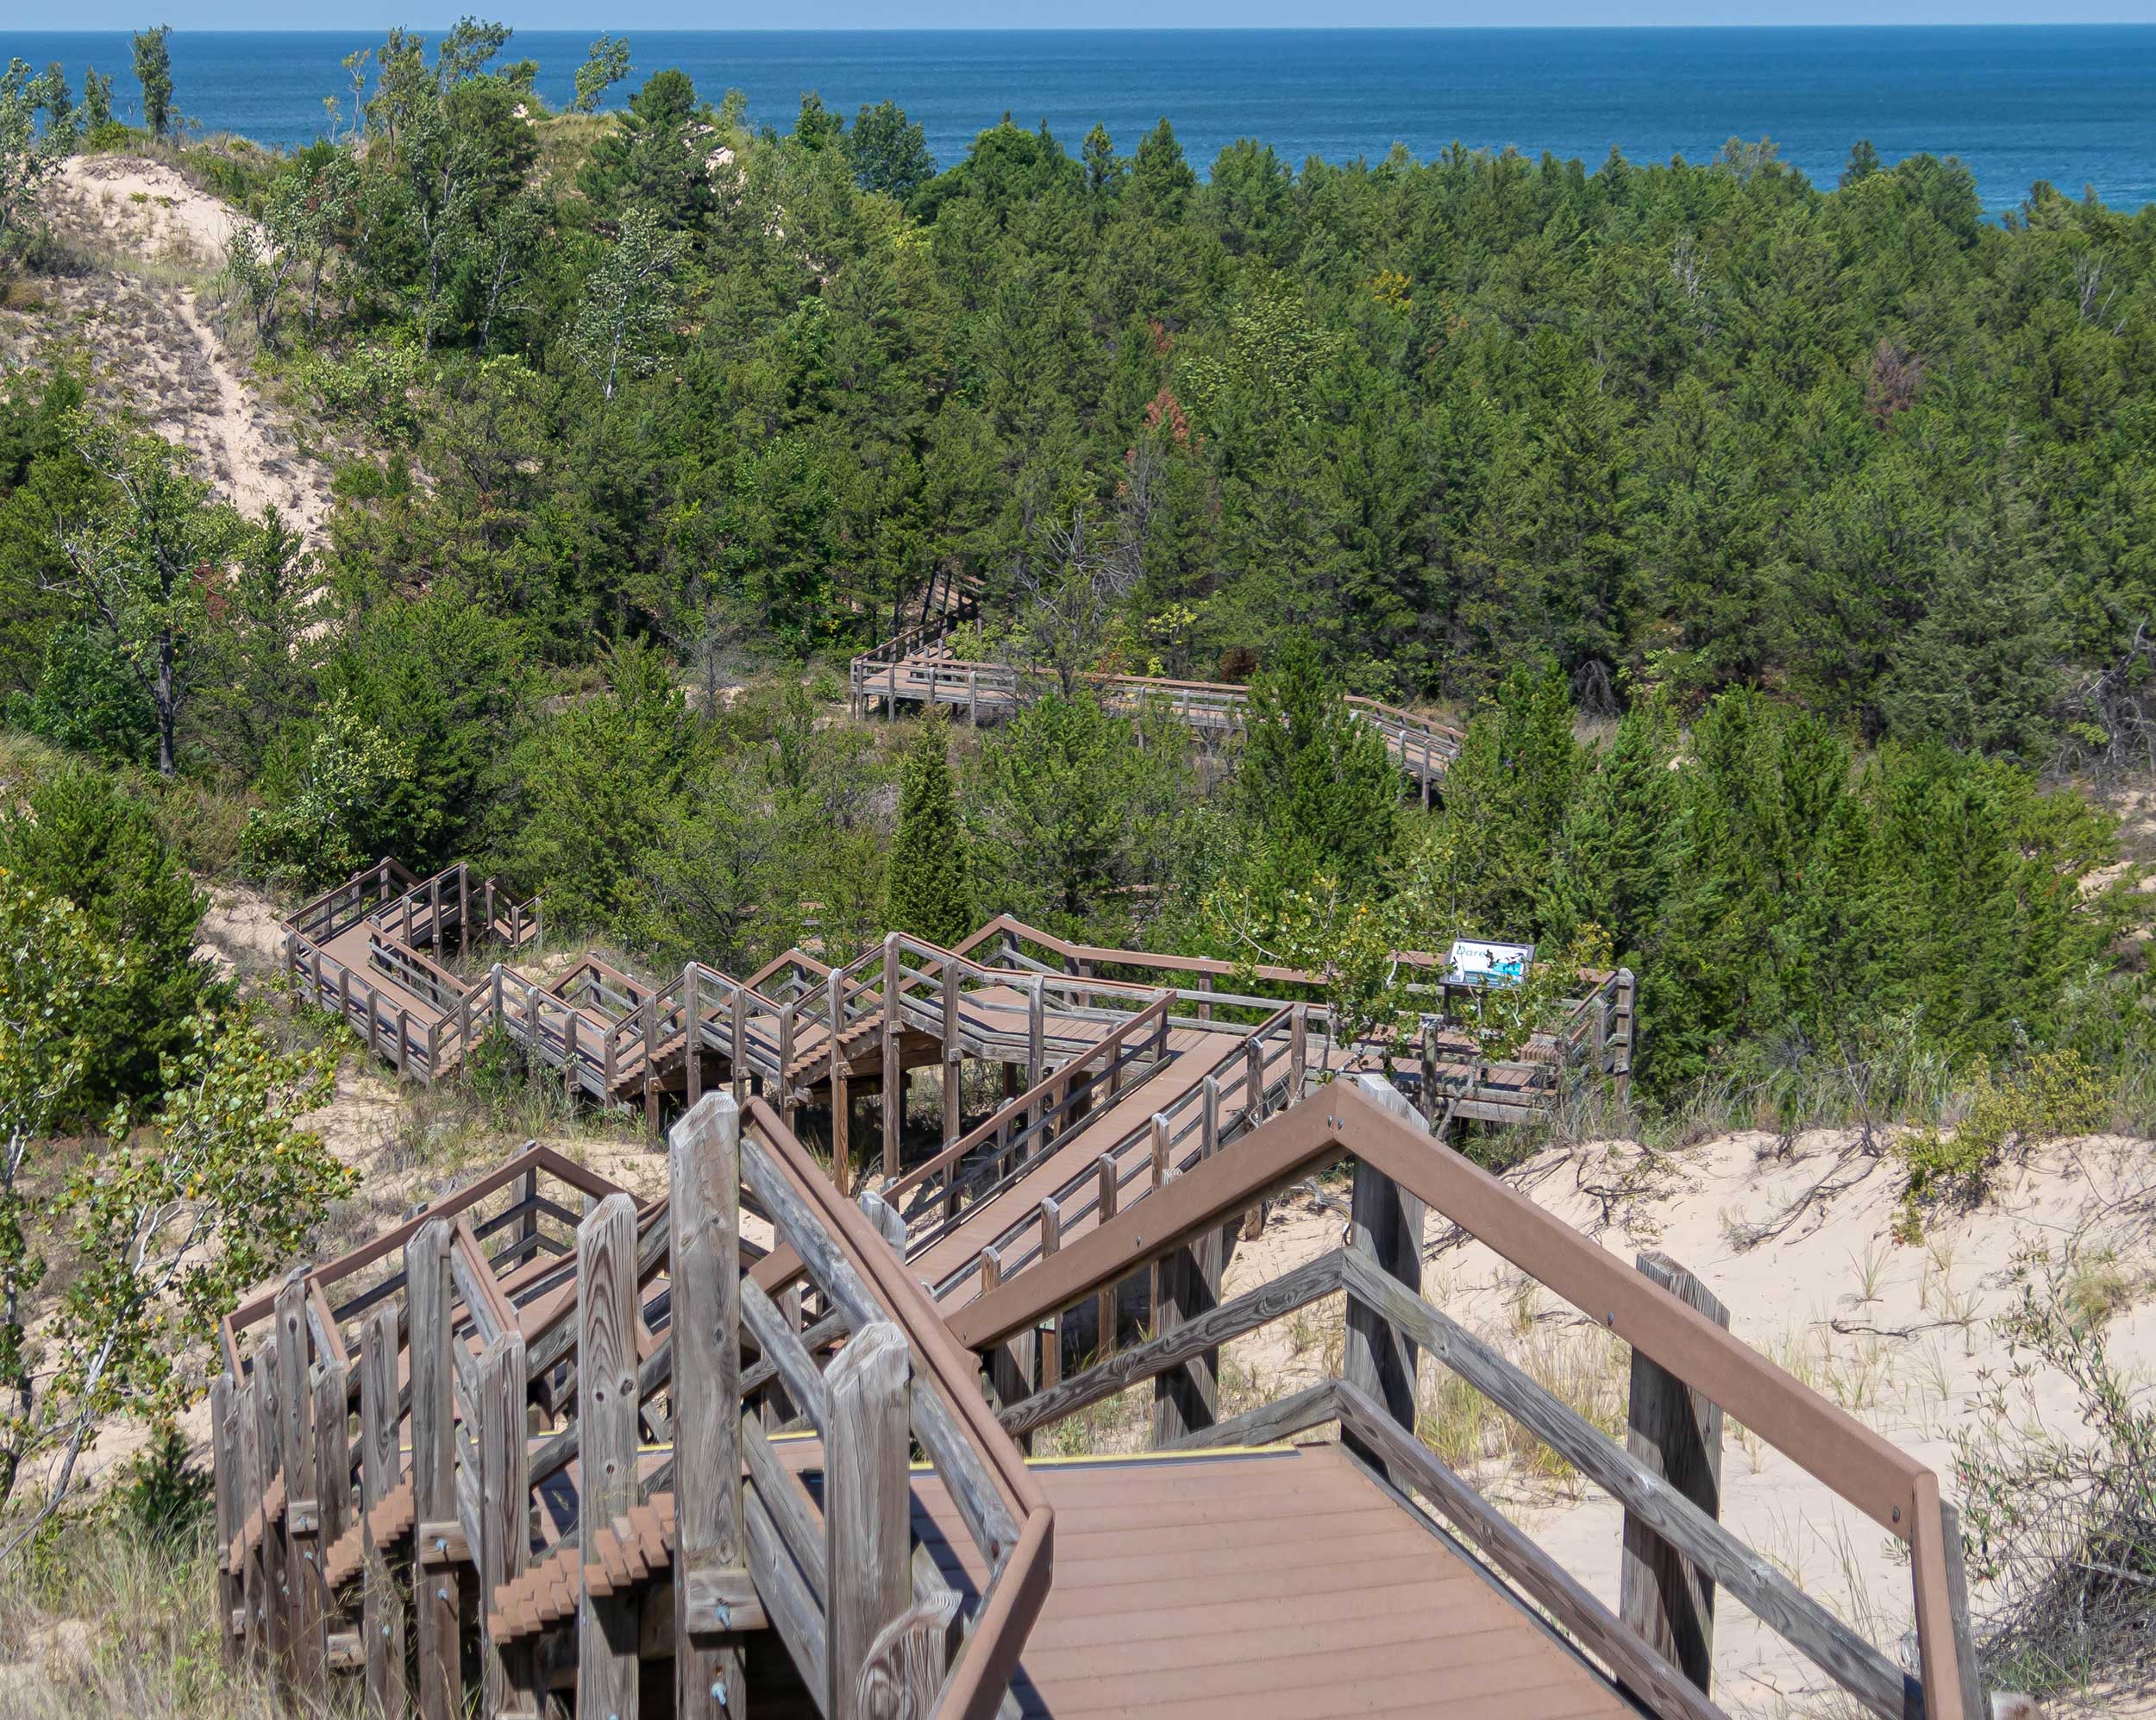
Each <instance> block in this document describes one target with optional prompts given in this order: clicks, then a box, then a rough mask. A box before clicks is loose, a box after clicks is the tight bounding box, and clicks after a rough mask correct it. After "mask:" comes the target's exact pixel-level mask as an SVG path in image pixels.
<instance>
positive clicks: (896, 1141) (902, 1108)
mask: <svg viewBox="0 0 2156 1720" xmlns="http://www.w3.org/2000/svg"><path fill="white" fill-rule="evenodd" d="M904 1049H905V1048H904V1046H903V1045H901V1044H900V1042H899V934H898V933H897V932H890V933H888V934H887V935H886V937H885V938H884V940H883V1175H884V1180H885V1181H886V1182H891V1183H895V1182H897V1181H898V1179H899V1159H900V1157H901V1152H900V1149H901V1146H902V1142H901V1139H900V1132H901V1131H902V1130H903V1128H904V1127H905V1124H906V1076H905V1072H904V1070H902V1069H901V1068H900V1066H899V1064H900V1053H901V1052H902V1051H903V1050H904Z"/></svg>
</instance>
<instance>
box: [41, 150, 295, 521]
mask: <svg viewBox="0 0 2156 1720" xmlns="http://www.w3.org/2000/svg"><path fill="white" fill-rule="evenodd" d="M53 203H54V214H55V216H56V217H57V218H58V219H59V220H60V222H61V223H64V224H65V225H66V226H67V227H70V228H72V229H75V230H76V231H77V232H78V233H79V234H81V235H84V236H85V237H87V238H89V239H90V240H91V241H92V242H94V243H95V244H96V245H97V248H101V249H103V250H105V251H107V252H109V253H110V254H111V256H112V267H113V272H114V273H115V275H116V277H118V278H120V279H121V280H122V282H123V283H124V286H125V289H126V290H125V291H124V292H123V293H122V298H121V302H120V303H119V304H116V305H114V306H113V307H111V311H112V313H116V314H101V315H98V316H97V317H96V318H95V319H94V321H93V322H92V323H91V324H90V326H89V329H88V330H87V332H88V333H89V334H90V337H91V342H92V345H93V349H94V350H95V352H96V354H97V357H98V358H99V359H101V360H106V361H112V360H115V359H121V358H123V357H127V356H133V357H134V358H135V363H134V364H133V365H131V366H130V367H129V369H130V371H131V372H132V373H133V374H129V375H128V376H127V377H126V379H125V380H124V381H123V382H122V386H121V387H120V388H119V389H118V390H117V391H116V392H119V393H120V395H121V397H122V400H123V401H124V403H125V404H127V405H132V406H134V407H135V409H136V410H138V411H141V412H142V413H143V414H144V416H145V417H147V418H148V419H149V420H150V422H151V423H152V424H154V427H155V428H156V429H157V430H158V431H159V432H160V434H162V435H165V436H169V437H171V438H172V440H174V441H176V442H179V443H182V444H184V445H185V447H187V448H189V449H191V450H193V452H194V453H195V454H196V455H197V456H199V457H200V458H201V460H202V461H203V462H204V467H205V468H206V469H207V471H208V473H209V474H210V477H211V478H212V479H213V480H214V481H215V482H216V486H217V488H218V490H219V492H220V493H222V495H223V496H224V497H225V499H228V500H229V501H230V502H231V503H232V504H233V505H235V507H237V508H238V509H239V510H240V512H242V513H244V514H246V515H247V516H248V518H258V517H259V516H260V513H261V512H262V510H263V508H264V507H266V506H268V505H275V506H276V507H277V508H278V509H279V510H280V511H281V512H282V513H283V514H284V516H285V524H286V525H287V527H288V528H290V529H291V530H295V531H297V532H298V534H299V536H300V537H301V539H302V541H303V543H304V546H305V548H306V549H310V550H311V549H318V548H319V547H320V546H321V543H322V540H323V524H324V522H325V521H326V520H327V519H328V518H329V508H330V494H329V473H328V472H327V471H325V470H324V469H323V468H322V467H321V466H319V465H318V464H317V462H316V461H313V460H311V459H310V458H309V457H307V456H306V455H304V453H302V452H300V451H299V449H298V447H297V445H296V438H295V437H294V436H292V434H291V431H290V430H289V429H287V428H286V427H285V425H283V424H280V423H279V420H278V418H277V416H276V414H275V413H274V412H273V411H271V410H270V408H269V407H267V406H266V405H265V404H264V402H263V401H262V399H261V398H260V395H259V394H258V393H257V392H256V391H255V389H254V386H253V385H252V384H251V383H250V381H249V380H248V378H247V376H246V374H244V373H243V371H242V370H241V367H240V365H239V364H238V363H237V362H236V361H235V358H234V355H233V354H232V352H231V351H230V350H229V348H228V347H227V346H226V344H225V342H224V341H223V340H222V338H221V337H220V336H219V335H218V333H217V330H216V327H215V325H214V322H213V319H212V317H210V316H209V315H207V314H205V311H204V304H203V292H204V288H205V287H206V286H207V285H208V283H209V281H210V279H211V278H212V277H213V276H214V275H215V273H216V271H217V270H219V269H221V268H222V267H223V262H224V250H225V243H226V242H227V240H229V238H230V236H231V235H232V233H233V231H234V229H235V228H236V227H237V226H238V225H239V224H240V223H241V220H242V219H243V217H241V216H240V215H239V214H238V213H237V212H236V211H235V210H233V209H232V208H231V207H230V206H229V204H225V203H223V202H222V201H220V200H219V199H218V198H214V197H212V196H210V194H209V193H208V192H206V191H197V189H196V188H195V187H194V186H192V185H189V184H188V183H187V181H186V180H185V179H183V178H182V177H181V176H180V175H179V173H176V172H175V171H174V170H173V169H172V168H170V167H167V166H165V165H164V164H162V163H161V162H156V161H147V160H138V159H134V158H130V157H125V156H108V155H91V156H76V157H74V158H72V159H71V160H69V161H68V162H67V163H66V166H65V167H64V168H63V169H62V171H61V175H60V190H59V191H58V192H57V194H56V195H55V197H54V199H53ZM141 300H149V301H151V304H149V305H148V306H147V307H145V306H144V305H143V304H141V303H139V302H138V301H141ZM130 318H132V319H134V322H135V326H134V327H133V328H132V329H130V327H129V320H130ZM130 335H132V336H135V337H136V338H138V339H139V338H141V336H145V335H147V336H150V340H149V345H150V347H151V350H150V351H149V352H148V353H147V354H141V355H125V354H123V353H122V351H121V350H120V348H123V347H124V346H125V345H126V344H127V342H128V339H129V336H130ZM160 348H161V349H160ZM145 360H147V366H145V364H144V362H143V361H145ZM146 367H147V370H148V371H149V372H150V375H149V376H147V377H145V376H143V375H142V374H141V372H142V371H143V370H144V368H146ZM160 382H162V383H164V384H165V385H166V386H157V385H158V383H160Z"/></svg>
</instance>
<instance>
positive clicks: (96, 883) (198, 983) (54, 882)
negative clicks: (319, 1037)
mask: <svg viewBox="0 0 2156 1720" xmlns="http://www.w3.org/2000/svg"><path fill="white" fill-rule="evenodd" d="M0 866H5V867H7V868H8V869H9V870H11V871H13V872H14V873H15V874H16V876H18V877H19V878H21V879H22V882H25V883H27V884H29V885H31V886H32V887H33V888H37V889H40V890H42V891H44V892H45V893H46V894H47V895H56V896H62V897H65V898H66V900H67V901H72V903H74V904H75V906H76V907H78V908H80V909H81V910H82V913H83V917H84V919H85V920H86V921H87V922H88V923H89V926H90V930H91V932H93V933H94V934H95V935H97V937H98V938H102V939H103V940H104V941H105V942H106V943H107V944H109V945H111V946H112V947H113V949H115V950H116V951H118V952H119V954H120V955H121V956H122V957H123V958H124V959H125V961H126V964H127V971H126V973H125V974H124V976H122V978H121V980H120V981H119V982H118V983H117V984H114V985H109V986H103V987H101V988H99V989H98V991H97V996H96V999H95V1001H93V1003H92V1004H91V1012H90V1015H91V1019H90V1022H89V1026H90V1030H91V1033H92V1034H93V1036H94V1038H95V1039H96V1041H97V1044H98V1045H100V1046H101V1047H102V1051H101V1055H100V1056H99V1057H98V1058H97V1062H96V1063H95V1064H94V1065H93V1067H92V1068H91V1071H90V1075H89V1079H88V1081H87V1083H85V1089H84V1092H83V1095H82V1109H83V1114H85V1115H96V1114H100V1113H102V1112H103V1110H104V1109H105V1108H107V1107H108V1106H109V1105H110V1103H111V1102H113V1101H114V1100H115V1099H120V1098H128V1097H134V1096H136V1095H146V1094H154V1093H156V1092H158V1091H159V1090H160V1085H161V1079H162V1077H161V1073H160V1060H161V1059H162V1058H163V1057H164V1056H165V1054H166V1052H168V1051H179V1050H180V1049H183V1048H184V1047H185V1045H188V1044H189V1043H191V1041H190V1040H189V1038H188V1033H189V1028H188V1023H189V1021H190V1020H191V1018H192V1017H193V1016H194V1015H195V1014H197V1012H198V1011H199V1010H201V1009H202V1008H204V1007H205V1006H206V1005H207V1004H209V1003H210V1002H212V1001H216V999H218V998H220V997H221V996H222V992H223V988H222V986H221V985H220V984H219V982H217V979H216V970H215V969H214V968H213V966H212V965H211V964H210V960H209V958H208V957H204V956H200V955H197V953H196V939H197V934H198V932H199V928H200V926H201V924H202V915H203V910H204V908H206V907H208V906H209V902H208V900H207V899H206V898H205V897H204V895H203V894H202V893H201V892H200V891H199V890H197V888H195V884H194V881H193V880H192V879H191V878H190V877H189V876H187V871H186V869H185V867H184V866H183V865H182V864H181V863H180V860H179V856H178V855H177V854H175V853H174V852H173V851H172V846H171V845H170V844H168V843H167V842H166V840H165V838H164V837H163V835H162V834H160V832H159V830H158V824H157V819H156V817H155V815H154V813H152V811H151V809H150V808H149V807H147V806H146V805H145V804H144V803H143V802H142V801H141V800H138V799H136V798H135V796H133V795H131V794H128V793H126V792H125V791H124V790H123V789H122V788H120V786H119V785H118V784H117V783H116V782H114V780H113V779H112V778H111V777H110V776H106V775H101V774H99V773H98V772H97V771H94V770H89V769H82V768H81V767H79V766H71V767H69V768H67V769H63V770H61V771H60V772H59V773H58V774H57V775H53V777H51V778H49V779H48V780H47V781H46V782H43V783H41V784H40V785H39V786H38V787H37V788H34V789H33V790H32V791H31V793H30V794H29V796H28V800H27V803H26V805H25V806H24V807H23V808H22V810H21V811H19V812H15V811H10V812H7V813H0Z"/></svg>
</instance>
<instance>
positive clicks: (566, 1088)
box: [561, 1006, 582, 1103]
mask: <svg viewBox="0 0 2156 1720" xmlns="http://www.w3.org/2000/svg"><path fill="white" fill-rule="evenodd" d="M581 1020H582V1018H581V1017H580V1016H579V1015H578V1014H577V1013H576V1011H575V1010H574V1009H573V1008H567V1006H564V1008H563V1013H562V1018H561V1089H562V1091H563V1092H565V1093H567V1095H569V1099H570V1102H571V1103H574V1102H575V1100H576V1089H577V1085H578V1083H577V1078H576V1059H577V1051H578V1046H577V1030H578V1026H579V1024H580V1021H581Z"/></svg>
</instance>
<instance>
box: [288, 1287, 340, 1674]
mask: <svg viewBox="0 0 2156 1720" xmlns="http://www.w3.org/2000/svg"><path fill="white" fill-rule="evenodd" d="M276 1319H277V1399H278V1418H279V1434H280V1435H281V1439H282V1444H281V1446H280V1448H279V1449H280V1453H281V1457H282V1462H283V1466H284V1471H285V1612H286V1616H287V1619H288V1621H289V1623H288V1629H289V1633H290V1634H289V1637H288V1639H287V1642H286V1644H285V1654H286V1664H287V1667H288V1672H289V1676H290V1678H291V1683H292V1687H293V1688H294V1689H295V1690H297V1691H298V1692H301V1693H302V1694H303V1695H304V1696H312V1697H320V1696H323V1695H325V1694H326V1693H327V1692H328V1691H329V1679H328V1667H327V1663H326V1660H325V1655H326V1654H327V1642H326V1639H325V1638H324V1636H323V1608H322V1602H323V1590H322V1535H321V1533H320V1530H319V1529H318V1527H317V1523H316V1516H315V1498H314V1491H315V1404H314V1390H313V1388H312V1385H311V1384H310V1381H309V1379H308V1377H307V1353H308V1349H309V1344H308V1334H307V1282H306V1273H305V1270H304V1268H300V1267H295V1268H294V1269H293V1270H292V1272H291V1275H290V1276H289V1277H286V1278H285V1282H284V1284H282V1285H281V1286H280V1287H279V1290H278V1292H277V1310H276Z"/></svg>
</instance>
